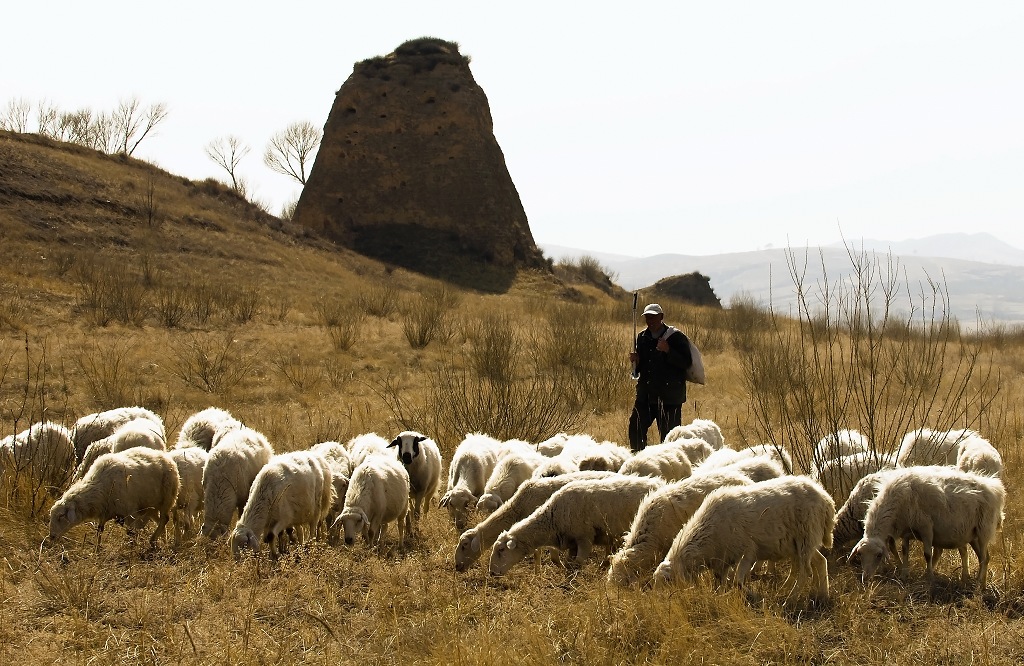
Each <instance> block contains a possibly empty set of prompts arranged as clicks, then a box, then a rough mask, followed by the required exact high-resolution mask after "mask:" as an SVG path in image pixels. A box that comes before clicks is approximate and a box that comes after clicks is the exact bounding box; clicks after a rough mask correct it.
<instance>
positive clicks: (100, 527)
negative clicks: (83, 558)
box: [96, 520, 107, 553]
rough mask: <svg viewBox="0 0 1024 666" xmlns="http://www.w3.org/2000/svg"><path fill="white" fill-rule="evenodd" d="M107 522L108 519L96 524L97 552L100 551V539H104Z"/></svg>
mask: <svg viewBox="0 0 1024 666" xmlns="http://www.w3.org/2000/svg"><path fill="white" fill-rule="evenodd" d="M106 524H107V521H105V520H102V521H100V522H99V523H97V525H96V552H97V553H98V552H100V540H101V539H103V527H104V526H105V525H106Z"/></svg>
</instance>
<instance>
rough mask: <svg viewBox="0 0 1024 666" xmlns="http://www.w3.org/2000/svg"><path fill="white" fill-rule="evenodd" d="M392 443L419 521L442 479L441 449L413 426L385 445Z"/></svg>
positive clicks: (428, 506)
mask: <svg viewBox="0 0 1024 666" xmlns="http://www.w3.org/2000/svg"><path fill="white" fill-rule="evenodd" d="M392 446H394V447H397V448H398V459H399V460H400V461H401V462H402V464H403V465H405V471H407V472H408V473H409V493H410V495H409V499H410V500H411V501H412V517H413V520H414V521H416V522H419V519H420V511H421V509H422V512H423V513H427V512H428V511H430V500H432V499H433V498H434V495H436V494H437V487H438V485H439V484H440V483H441V466H442V460H441V450H440V449H439V448H437V443H436V442H435V441H434V440H432V439H430V438H429V437H427V436H426V435H424V434H422V433H418V432H415V431H413V430H404V431H402V432H400V433H398V436H397V437H395V439H394V440H393V441H392V442H391V443H390V444H388V448H391V447H392ZM527 446H529V445H527ZM531 450H532V447H531ZM424 502H425V503H426V504H424Z"/></svg>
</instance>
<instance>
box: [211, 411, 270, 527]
mask: <svg viewBox="0 0 1024 666" xmlns="http://www.w3.org/2000/svg"><path fill="white" fill-rule="evenodd" d="M272 455H274V449H273V447H272V446H271V445H270V442H268V441H267V438H266V437H264V436H263V434H262V433H259V432H257V431H255V430H253V429H252V428H240V429H238V430H228V431H226V432H225V433H224V436H223V437H221V439H220V441H219V442H217V443H216V444H215V445H214V446H213V448H212V449H210V455H209V458H208V459H207V461H206V467H205V468H203V503H204V505H205V507H206V511H205V515H204V520H203V527H202V531H203V534H204V535H206V536H208V537H210V538H211V539H217V538H220V537H221V536H223V535H224V534H225V533H226V532H227V531H228V527H229V526H230V524H231V518H232V516H233V515H234V513H235V511H238V513H239V515H241V513H242V511H243V510H244V509H245V503H246V501H247V500H248V499H249V488H250V487H251V486H252V482H253V480H255V479H256V475H257V474H259V471H260V470H261V469H262V468H263V466H264V465H266V464H267V462H269V461H270V457H271V456H272Z"/></svg>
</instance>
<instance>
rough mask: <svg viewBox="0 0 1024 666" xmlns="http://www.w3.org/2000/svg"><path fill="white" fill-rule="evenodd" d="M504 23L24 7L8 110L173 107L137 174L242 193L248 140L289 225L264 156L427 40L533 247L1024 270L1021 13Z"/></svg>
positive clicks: (433, 11)
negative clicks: (836, 250) (867, 256)
mask: <svg viewBox="0 0 1024 666" xmlns="http://www.w3.org/2000/svg"><path fill="white" fill-rule="evenodd" d="M503 4H504V7H498V6H497V3H489V2H483V1H481V0H474V1H466V2H447V1H444V0H433V1H430V2H427V1H424V0H417V1H415V2H411V1H407V0H390V1H383V2H367V1H366V0H363V1H361V2H347V1H343V0H335V1H333V2H302V1H291V2H283V1H281V0H278V1H277V2H262V1H250V2H235V1H231V2H224V1H216V0H205V1H203V2H195V1H192V0H180V1H178V2H174V3H148V2H146V3H144V2H137V1H132V2H121V1H116V2H115V1H106V0H95V1H94V2H81V0H74V1H66V0H61V1H57V2H53V1H50V2H47V1H46V0H40V1H39V2H20V3H16V4H14V3H12V4H11V5H10V6H5V7H4V10H3V21H4V24H5V26H6V27H5V29H4V31H3V32H4V34H3V39H0V112H2V108H4V107H6V104H7V101H8V100H10V99H12V98H18V97H22V98H26V99H28V100H30V101H31V102H33V103H36V102H38V101H40V100H43V99H45V100H48V101H50V102H52V103H54V104H56V105H57V106H58V107H60V108H61V109H63V110H74V109H77V108H80V107H89V108H92V109H93V110H95V111H99V110H105V111H109V110H112V109H113V108H114V107H115V106H116V105H117V103H118V101H119V100H121V99H122V98H126V97H130V96H132V95H137V96H139V98H140V99H141V100H142V102H143V103H145V104H147V105H148V104H149V103H152V102H161V101H162V102H166V103H167V105H168V107H169V111H170V113H169V115H168V117H167V119H166V120H165V121H164V123H163V124H162V125H161V126H160V127H159V133H158V134H157V135H156V136H154V137H151V138H147V139H146V140H145V141H144V142H143V143H142V145H141V146H140V147H139V149H138V151H137V152H136V156H137V157H141V158H143V159H147V160H149V161H152V162H155V163H157V164H159V165H160V166H161V167H163V168H165V169H167V170H168V171H171V172H172V173H175V174H178V175H182V176H186V177H188V178H192V179H202V178H205V177H210V176H212V177H216V178H219V179H226V173H224V172H223V170H220V168H219V167H217V166H216V165H215V164H214V163H213V162H212V161H210V159H209V158H208V157H207V156H206V155H205V153H204V151H203V148H204V146H205V145H206V144H207V143H208V142H209V141H210V140H211V139H214V138H217V137H222V136H226V135H229V134H233V135H237V136H239V137H241V138H242V139H243V140H244V141H245V142H246V143H247V144H248V145H250V146H251V148H252V151H251V152H250V153H249V155H248V156H247V157H246V158H245V159H244V160H243V161H242V163H241V165H240V167H239V173H240V174H241V175H242V176H243V177H244V178H245V179H246V180H248V181H249V182H250V183H251V185H252V186H253V189H254V190H255V195H256V196H257V197H258V198H260V199H263V200H265V201H267V202H268V203H270V204H271V209H272V210H273V211H274V212H277V211H279V210H280V208H281V206H282V204H283V203H284V202H286V201H287V200H289V199H294V198H295V197H297V195H298V185H297V184H296V183H294V181H291V180H290V179H288V178H286V177H285V176H281V175H279V174H276V173H273V172H271V171H270V170H269V169H267V168H266V167H265V166H264V165H263V162H262V154H263V150H264V147H265V145H266V142H267V140H268V139H269V138H270V136H271V135H272V134H274V133H275V132H276V131H278V130H281V129H283V128H284V127H285V126H287V125H288V124H289V123H291V122H294V121H298V120H308V121H310V122H312V123H313V124H314V125H316V126H318V127H320V126H322V125H323V124H324V122H325V121H326V120H327V115H328V113H329V111H330V109H331V104H332V103H333V101H334V94H335V92H336V91H337V89H338V88H339V87H340V86H341V84H342V83H343V82H344V81H345V79H347V78H348V76H349V75H350V74H351V72H352V65H353V63H355V62H356V61H359V60H363V59H366V58H369V57H372V56H376V55H384V54H387V53H389V52H391V51H393V50H394V48H395V47H397V46H398V45H399V44H401V43H402V42H403V41H406V40H408V39H412V38H416V37H421V36H424V35H430V36H435V37H440V38H443V39H447V40H451V41H456V42H458V43H459V44H460V45H461V51H462V53H463V54H465V55H469V56H470V57H471V58H472V62H471V64H470V67H471V69H472V71H473V75H474V77H475V78H476V80H477V82H478V83H479V84H480V85H481V86H482V87H483V89H484V91H485V93H486V94H487V96H488V98H489V100H490V105H491V115H492V116H493V118H494V131H495V135H496V137H497V140H498V143H499V144H500V145H501V148H502V150H503V151H504V153H505V159H506V162H507V165H508V169H509V172H510V174H511V176H512V180H513V181H514V182H515V184H516V187H517V189H518V190H519V195H520V197H521V198H522V200H523V205H524V207H525V209H526V214H527V216H528V218H529V221H530V227H531V229H532V231H533V235H534V238H535V240H537V241H538V242H542V243H552V244H559V245H568V246H572V247H578V248H584V249H587V250H591V251H594V252H614V253H620V254H627V255H634V256H647V255H653V254H659V253H665V252H672V253H682V254H716V253H720V252H733V251H747V250H757V249H761V248H764V247H766V246H768V245H774V246H776V247H780V246H785V245H787V244H789V245H793V246H799V247H802V246H803V245H805V244H811V245H815V244H825V243H831V242H834V241H837V240H839V238H840V231H841V232H842V234H844V235H845V236H846V237H847V239H848V240H851V239H853V240H855V239H861V238H869V239H870V238H874V239H884V240H890V241H900V240H906V239H909V238H919V237H924V236H929V235H932V234H936V233H948V232H981V231H984V232H988V233H991V234H993V235H994V236H996V237H998V238H1001V239H1002V240H1004V241H1006V242H1008V243H1011V244H1013V245H1015V246H1017V247H1020V248H1024V3H1021V2H1018V1H1007V2H983V3H966V2H946V1H944V0H933V1H929V2H917V1H915V2H891V1H889V2H873V1H872V2H862V3H854V4H851V3H838V2H822V1H821V0H817V1H814V2H785V1H780V2H771V3H768V2H707V1H706V0H705V1H702V2H691V1H689V0H687V1H682V0H675V1H660V0H659V1H657V2H642V1H638V2H635V3H628V4H627V3H624V2H616V3H610V2H604V1H601V0H598V1H591V2H556V1H555V0H547V1H544V2H536V1H534V0H519V1H518V2H516V3H503ZM33 123H34V121H33Z"/></svg>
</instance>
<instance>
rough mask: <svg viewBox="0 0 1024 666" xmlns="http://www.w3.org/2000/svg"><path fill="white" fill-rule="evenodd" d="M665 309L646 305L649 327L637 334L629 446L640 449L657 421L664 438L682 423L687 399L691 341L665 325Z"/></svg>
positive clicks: (653, 304) (631, 356) (645, 310)
mask: <svg viewBox="0 0 1024 666" xmlns="http://www.w3.org/2000/svg"><path fill="white" fill-rule="evenodd" d="M664 320H665V312H664V311H663V310H662V309H661V306H660V305H658V304H657V303H651V304H650V305H648V306H647V307H646V308H644V321H645V322H646V323H647V328H646V329H644V330H643V331H640V335H638V336H636V351H635V352H631V353H630V355H629V360H630V361H631V362H632V363H633V367H634V369H635V370H634V377H637V382H636V402H634V404H633V412H632V414H630V416H629V446H630V447H631V448H632V449H633V451H640V450H641V449H643V448H644V447H646V446H647V431H648V429H650V427H651V423H653V422H655V421H657V423H658V432H659V433H661V439H662V440H664V439H665V435H667V434H668V432H669V430H671V429H672V428H674V427H676V426H677V425H680V421H681V420H682V411H683V403H684V402H686V371H687V369H689V367H690V364H691V363H693V358H692V357H691V355H690V341H689V340H687V338H686V336H685V335H683V333H682V332H681V331H679V330H678V329H675V328H672V327H671V326H666V325H665V321H664Z"/></svg>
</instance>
